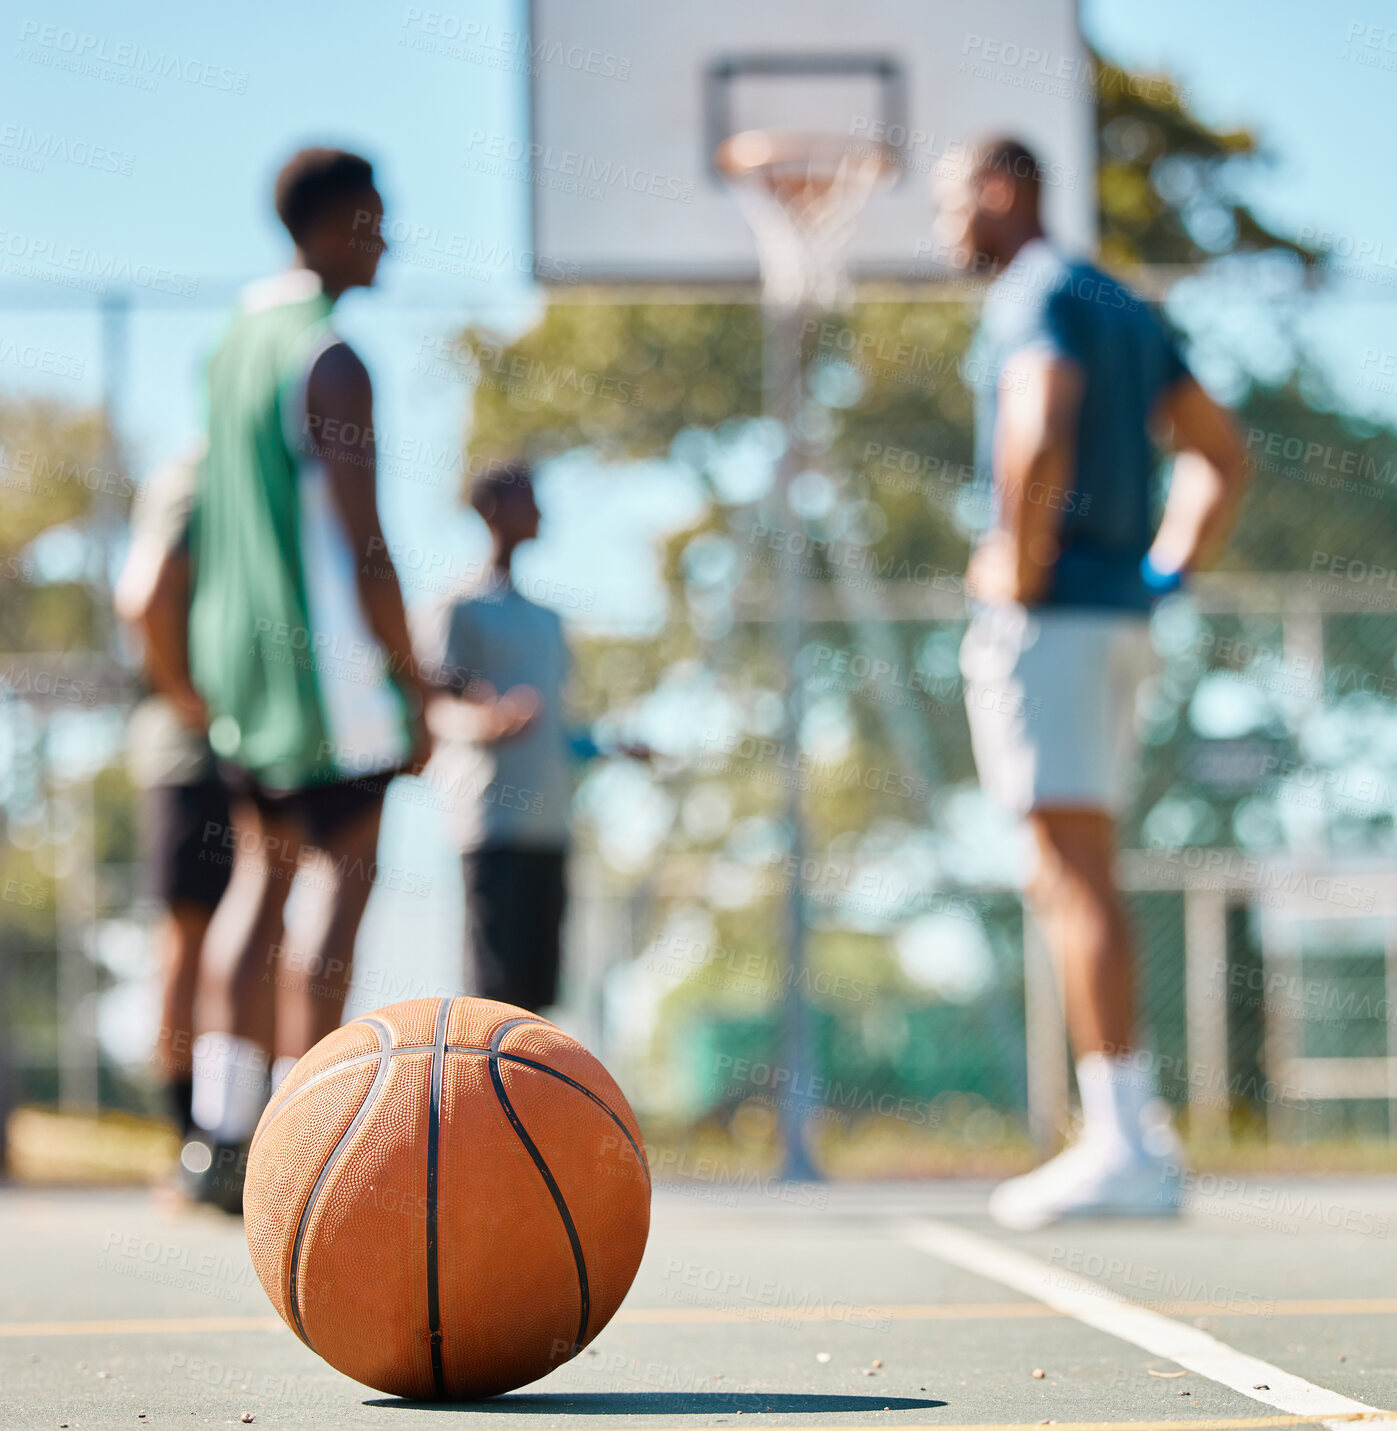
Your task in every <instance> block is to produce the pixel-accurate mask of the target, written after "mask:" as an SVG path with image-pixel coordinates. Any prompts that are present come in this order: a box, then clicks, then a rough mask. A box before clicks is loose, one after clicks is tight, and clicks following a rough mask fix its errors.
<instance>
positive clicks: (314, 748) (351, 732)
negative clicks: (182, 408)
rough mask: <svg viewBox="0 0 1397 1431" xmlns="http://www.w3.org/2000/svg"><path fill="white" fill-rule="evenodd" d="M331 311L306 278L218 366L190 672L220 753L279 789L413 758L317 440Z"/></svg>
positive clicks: (260, 295)
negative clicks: (310, 389)
mask: <svg viewBox="0 0 1397 1431" xmlns="http://www.w3.org/2000/svg"><path fill="white" fill-rule="evenodd" d="M330 308H331V304H330V301H329V300H328V299H327V298H326V297H325V295H324V294H323V293H322V292H321V290H320V284H319V280H318V279H317V278H316V277H315V275H314V274H310V273H305V272H303V271H296V272H292V273H288V274H285V275H283V276H282V277H280V278H278V279H273V280H269V281H268V282H266V283H262V284H255V285H253V286H252V287H251V288H250V289H248V290H247V292H246V293H245V294H244V296H243V300H242V303H241V305H240V307H239V309H238V311H237V312H236V313H235V315H234V317H233V319H232V322H231V323H230V325H229V327H228V330H227V332H226V333H225V335H224V337H223V340H222V342H221V343H220V344H219V346H218V348H217V350H216V351H215V352H214V355H213V357H212V359H211V360H210V362H209V367H208V452H207V455H206V456H205V458H204V461H203V464H202V467H201V469H200V472H199V483H198V494H197V500H196V505H195V512H194V520H193V524H192V527H191V543H192V547H191V550H192V556H193V569H194V592H193V597H192V602H191V606H190V613H189V664H190V671H191V673H192V675H193V678H194V684H195V685H196V686H197V687H198V689H199V691H200V693H201V694H202V695H203V697H204V699H205V700H206V701H207V703H208V707H209V717H210V725H209V743H210V744H211V745H212V746H213V749H214V751H215V753H216V754H217V755H219V756H221V757H222V758H224V759H225V760H229V761H231V762H232V763H233V764H234V765H237V766H240V767H241V768H242V769H244V770H246V771H247V772H248V773H249V774H251V775H253V776H254V777H255V778H256V779H257V780H258V781H260V782H261V783H262V784H263V785H265V786H268V787H270V788H273V789H279V790H298V789H302V788H304V787H305V786H308V785H318V784H324V783H326V782H328V781H332V780H343V779H348V778H351V777H353V776H357V775H365V774H370V773H374V772H378V771H384V770H388V769H391V768H393V767H394V766H396V765H399V764H400V763H401V762H402V761H403V760H404V759H405V758H406V756H407V753H408V750H409V744H410V742H409V735H408V726H407V720H406V716H405V708H404V705H403V702H402V699H401V697H400V696H399V694H398V691H397V688H396V687H395V686H394V685H393V683H392V681H391V680H390V678H389V673H388V665H387V660H386V657H385V653H384V651H383V648H382V647H381V646H380V645H379V643H378V641H377V640H376V639H375V638H374V636H373V635H372V633H371V632H370V630H369V627H368V623H367V621H366V620H365V617H364V613H363V610H362V608H361V606H360V603H359V596H358V587H357V583H356V579H355V557H354V553H353V552H352V551H351V549H350V545H349V542H348V538H347V534H346V533H345V531H344V529H343V526H342V524H341V522H340V520H339V516H338V514H337V512H336V511H335V509H334V506H333V504H332V503H331V501H330V494H329V489H328V484H327V481H326V477H325V472H324V469H323V467H322V465H321V464H320V462H319V461H318V460H317V459H316V457H315V456H314V454H313V452H312V450H311V447H310V444H309V442H308V440H307V436H306V422H305V389H306V378H307V376H308V374H309V372H310V368H311V365H312V363H314V361H315V360H316V358H317V357H319V355H320V354H321V353H323V352H324V351H325V350H326V349H327V348H328V347H330V346H332V345H333V344H335V343H337V342H339V341H340V340H339V338H337V337H336V335H335V333H334V330H333V329H332V327H331V325H330Z"/></svg>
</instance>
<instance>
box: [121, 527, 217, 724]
mask: <svg viewBox="0 0 1397 1431" xmlns="http://www.w3.org/2000/svg"><path fill="white" fill-rule="evenodd" d="M189 596H190V581H189V552H188V550H187V549H186V548H184V547H176V548H173V549H172V548H170V547H165V546H161V545H159V544H158V543H155V542H151V541H140V540H138V541H136V542H135V543H134V544H133V546H132V548H131V553H130V555H129V556H128V557H127V559H126V565H125V567H124V568H123V569H122V572H121V579H120V580H119V581H118V582H117V586H116V593H115V606H116V614H117V615H118V616H119V617H120V618H121V619H122V620H123V621H125V622H128V623H129V624H130V625H132V626H134V627H135V628H136V630H138V631H139V632H140V633H141V639H142V641H143V642H144V645H145V665H146V673H147V675H148V676H149V678H150V683H151V685H152V686H153V687H154V688H155V689H156V690H158V691H159V692H160V693H161V694H162V695H164V696H166V697H168V699H169V700H170V701H172V702H173V703H174V705H175V707H176V709H178V711H179V713H180V715H181V717H182V718H183V719H184V720H185V721H187V722H188V723H189V724H190V725H192V726H195V727H197V728H198V729H200V730H202V729H203V728H204V726H205V724H206V722H207V712H206V711H205V708H204V702H203V700H202V698H201V697H200V695H199V693H198V692H197V691H196V690H195V689H194V683H193V682H192V681H191V680H190V677H189Z"/></svg>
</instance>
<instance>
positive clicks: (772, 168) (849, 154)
mask: <svg viewBox="0 0 1397 1431" xmlns="http://www.w3.org/2000/svg"><path fill="white" fill-rule="evenodd" d="M713 164H714V167H715V168H716V169H717V170H718V172H719V173H720V174H721V175H722V176H723V177H724V178H725V179H727V180H728V181H729V182H730V183H743V184H752V185H753V186H761V187H764V188H766V189H767V190H768V191H769V192H770V193H772V194H773V195H775V196H776V197H778V198H779V197H780V196H781V194H782V192H783V191H787V190H790V189H798V190H801V191H803V192H805V193H811V192H821V191H825V190H829V189H832V188H833V187H834V186H835V185H836V184H837V183H838V182H839V181H840V179H841V178H843V177H844V176H846V175H847V174H848V173H849V172H850V168H851V166H852V168H853V169H854V170H855V171H857V172H863V173H868V172H870V171H871V172H872V173H873V175H874V182H875V183H877V182H886V181H887V180H889V179H891V178H892V177H893V176H894V175H895V174H896V172H897V167H898V165H897V151H896V150H895V149H894V148H893V147H892V145H890V144H884V143H883V142H882V141H881V140H877V139H850V138H848V137H846V136H844V135H839V134H829V133H820V132H818V131H811V130H801V129H744V130H741V131H739V132H738V133H737V134H730V135H729V136H728V137H727V138H726V139H725V140H723V142H722V143H721V144H720V145H719V146H718V148H717V149H716V150H715V151H714V155H713Z"/></svg>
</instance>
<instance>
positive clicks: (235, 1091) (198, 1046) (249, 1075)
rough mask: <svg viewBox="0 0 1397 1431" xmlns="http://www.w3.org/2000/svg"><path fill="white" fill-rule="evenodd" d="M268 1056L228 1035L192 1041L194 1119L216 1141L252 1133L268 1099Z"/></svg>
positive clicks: (250, 1043) (204, 1036)
mask: <svg viewBox="0 0 1397 1431" xmlns="http://www.w3.org/2000/svg"><path fill="white" fill-rule="evenodd" d="M266 1084H267V1054H266V1051H265V1050H264V1049H263V1048H262V1047H261V1046H260V1045H259V1044H255V1043H253V1041H252V1040H251V1039H249V1038H236V1037H234V1035H232V1034H227V1033H206V1034H200V1035H199V1037H198V1038H196V1039H195V1040H194V1097H193V1100H192V1103H193V1108H192V1111H193V1114H194V1121H195V1123H197V1124H198V1125H199V1127H200V1128H202V1129H203V1130H204V1132H206V1133H209V1134H211V1135H212V1136H213V1138H214V1140H215V1141H216V1142H219V1143H241V1142H243V1141H244V1140H245V1139H247V1138H249V1137H251V1136H252V1130H253V1129H254V1128H256V1126H257V1120H258V1119H259V1118H260V1117H261V1116H262V1109H263V1107H264V1106H265V1105H266V1101H267V1087H266Z"/></svg>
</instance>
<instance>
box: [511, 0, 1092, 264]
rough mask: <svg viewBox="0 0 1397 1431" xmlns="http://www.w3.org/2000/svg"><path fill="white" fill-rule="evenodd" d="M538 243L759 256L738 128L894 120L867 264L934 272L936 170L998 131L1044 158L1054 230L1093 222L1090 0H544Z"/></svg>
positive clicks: (664, 258)
mask: <svg viewBox="0 0 1397 1431" xmlns="http://www.w3.org/2000/svg"><path fill="white" fill-rule="evenodd" d="M531 12H532V16H531V24H532V30H531V34H530V41H529V55H530V71H531V79H530V84H531V88H532V105H531V109H532V127H533V134H532V137H531V142H530V143H529V145H528V146H527V147H528V152H529V155H530V161H531V176H530V177H531V181H532V182H531V189H532V195H533V245H534V251H535V253H536V255H537V256H538V262H537V272H538V275H539V277H540V278H542V279H543V280H545V281H550V280H551V281H557V280H558V279H560V278H562V279H566V280H569V281H571V280H576V279H581V280H583V281H597V282H617V283H626V282H647V281H649V282H654V281H660V282H664V281H673V282H705V281H724V280H727V281H731V280H743V281H745V280H748V279H751V278H754V277H755V276H756V250H755V247H754V244H753V240H752V235H751V231H750V229H749V228H748V225H747V222H746V220H745V219H744V217H743V215H742V213H741V211H740V210H739V208H738V206H737V203H736V201H735V200H734V199H733V197H732V195H731V194H730V193H729V192H728V191H727V190H726V188H725V187H724V186H723V184H722V182H721V181H720V180H719V179H718V178H717V176H716V175H715V174H714V172H713V167H712V154H713V149H714V147H715V145H716V143H717V141H718V140H720V139H722V138H723V137H724V135H725V132H735V131H737V130H741V129H748V128H782V129H790V128H798V129H826V130H830V131H832V132H835V133H848V134H850V135H851V137H853V138H856V139H857V138H861V137H867V138H871V139H883V140H886V141H889V142H891V143H893V144H895V145H897V146H898V147H899V149H900V150H901V151H902V152H901V158H900V165H899V175H900V177H899V179H898V181H897V183H896V184H895V185H894V186H893V187H892V188H891V189H890V190H888V191H887V192H885V193H882V194H879V195H877V196H875V197H874V198H873V199H872V200H871V201H870V203H869V206H868V208H867V209H866V211H865V212H864V215H863V218H862V219H861V221H860V224H859V228H858V233H857V236H856V238H855V240H854V245H853V250H852V255H851V257H852V262H851V264H850V267H851V269H852V271H853V273H854V274H855V276H857V277H865V278H868V277H885V278H917V277H930V276H934V274H935V273H936V272H937V271H938V270H939V269H940V263H939V256H938V252H937V248H936V244H935V242H934V240H933V237H932V227H931V225H932V219H933V207H932V199H931V193H930V188H931V178H932V176H933V174H934V173H935V172H936V171H937V170H938V168H940V169H945V168H948V167H953V166H954V165H955V164H956V163H957V160H958V158H959V157H960V155H961V154H963V151H964V146H965V145H966V144H967V143H969V142H971V141H973V140H975V139H978V138H984V137H986V136H989V135H1012V136H1013V137H1015V138H1018V139H1021V140H1023V141H1024V142H1025V143H1027V144H1028V145H1029V146H1030V148H1032V149H1033V150H1034V151H1035V152H1036V153H1037V155H1038V157H1039V159H1040V160H1041V161H1042V164H1043V180H1044V183H1043V193H1044V203H1045V211H1046V221H1047V224H1048V226H1049V229H1050V231H1051V232H1052V233H1053V234H1054V235H1055V236H1056V237H1057V238H1058V239H1059V240H1060V241H1061V242H1062V243H1063V244H1064V245H1065V246H1066V247H1068V248H1069V249H1071V250H1074V251H1080V252H1087V251H1089V250H1090V249H1091V247H1092V243H1093V239H1094V210H1095V200H1094V195H1095V172H1094V159H1093V155H1094V128H1093V118H1092V100H1091V76H1090V71H1089V69H1088V65H1087V61H1086V56H1085V51H1084V48H1083V45H1082V41H1081V37H1080V34H1079V32H1078V28H1077V14H1076V5H1075V0H978V3H972V0H702V3H697V4H679V3H676V0H532V3H531Z"/></svg>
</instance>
